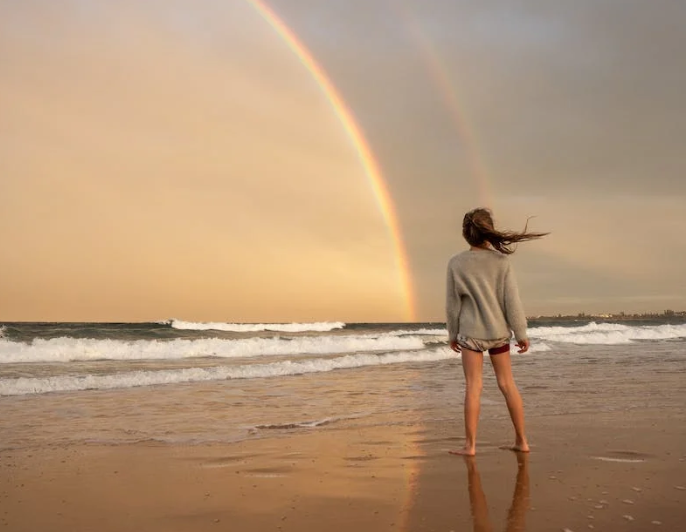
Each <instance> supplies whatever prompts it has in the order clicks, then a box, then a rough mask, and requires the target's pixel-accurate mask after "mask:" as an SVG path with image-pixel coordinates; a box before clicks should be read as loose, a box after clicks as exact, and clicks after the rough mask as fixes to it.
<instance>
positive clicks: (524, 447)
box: [501, 442, 531, 453]
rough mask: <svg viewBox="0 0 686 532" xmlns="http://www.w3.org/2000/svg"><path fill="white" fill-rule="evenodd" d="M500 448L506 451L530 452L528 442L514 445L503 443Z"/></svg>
mask: <svg viewBox="0 0 686 532" xmlns="http://www.w3.org/2000/svg"><path fill="white" fill-rule="evenodd" d="M501 449H505V450H507V451H514V452H516V453H528V452H531V449H529V444H528V443H526V442H525V443H515V444H514V445H503V446H502V447H501Z"/></svg>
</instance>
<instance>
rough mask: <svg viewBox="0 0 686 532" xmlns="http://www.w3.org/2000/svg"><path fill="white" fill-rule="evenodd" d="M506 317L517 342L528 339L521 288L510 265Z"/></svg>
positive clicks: (507, 277)
mask: <svg viewBox="0 0 686 532" xmlns="http://www.w3.org/2000/svg"><path fill="white" fill-rule="evenodd" d="M505 317H506V318H507V324H508V325H509V327H510V329H512V331H513V332H514V335H515V339H516V340H524V339H525V338H526V325H527V323H526V315H525V314H524V308H523V307H522V302H521V300H520V298H519V288H518V287H517V279H516V278H515V274H514V271H513V269H512V266H511V265H510V264H509V263H508V265H507V271H506V273H505Z"/></svg>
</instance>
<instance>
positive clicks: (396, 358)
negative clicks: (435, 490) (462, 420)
mask: <svg viewBox="0 0 686 532" xmlns="http://www.w3.org/2000/svg"><path fill="white" fill-rule="evenodd" d="M456 356H457V355H456V354H455V353H453V352H452V351H450V350H449V349H447V348H441V349H436V350H432V351H428V350H424V351H409V352H398V353H385V354H380V355H375V354H357V355H345V356H342V357H336V358H317V359H311V360H302V361H290V360H287V361H282V362H272V363H267V364H249V365H241V366H217V367H211V368H186V369H176V370H159V371H129V372H122V373H115V374H111V375H83V376H72V375H68V376H53V377H43V378H27V377H20V378H15V379H4V380H0V395H27V394H41V393H48V392H70V391H78V390H110V389H116V388H133V387H137V386H153V385H160V384H178V383H191V382H204V381H220V380H230V379H257V378H268V377H284V376H292V375H304V374H308V373H322V372H328V371H333V370H337V369H354V368H360V367H365V366H380V365H387V364H400V363H404V362H417V363H420V362H433V361H439V360H445V359H449V358H455V357H456Z"/></svg>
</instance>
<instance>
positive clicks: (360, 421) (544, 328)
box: [0, 320, 686, 450]
mask: <svg viewBox="0 0 686 532" xmlns="http://www.w3.org/2000/svg"><path fill="white" fill-rule="evenodd" d="M529 336H530V338H531V341H532V348H531V351H530V352H529V353H527V354H525V355H513V359H512V360H513V366H514V373H515V377H516V380H517V382H518V384H519V387H520V389H521V391H522V393H523V395H524V398H525V402H526V404H527V415H528V416H531V415H534V416H537V415H538V416H543V415H564V414H568V413H583V412H586V411H588V412H591V411H593V412H597V411H599V410H607V411H616V410H623V409H628V408H634V407H635V408H639V407H640V408H647V407H649V408H653V407H654V408H662V407H665V408H674V407H678V406H679V405H678V404H676V402H680V401H683V397H684V396H685V394H686V379H684V374H685V373H686V324H685V323H680V322H674V321H671V322H667V321H666V320H664V321H661V320H651V321H643V322H623V323H612V322H609V323H597V322H592V321H588V320H586V321H581V320H579V321H575V322H569V321H560V322H558V323H554V322H549V321H546V322H536V321H532V322H531V323H530V327H529ZM446 340H447V334H446V330H445V326H444V324H440V323H438V324H437V323H412V324H407V323H403V324H381V323H374V324H362V323H358V324H345V323H340V322H332V323H289V324H231V323H192V322H184V321H181V320H169V321H164V322H158V323H133V324H131V323H115V324H101V323H98V324H95V323H4V324H0V412H2V415H1V416H0V450H2V449H8V448H26V447H36V446H48V445H65V444H89V443H97V444H115V445H116V444H130V443H138V442H162V443H171V444H196V443H211V442H234V441H239V440H245V439H250V438H264V437H281V436H287V435H288V434H290V433H293V432H298V431H307V430H327V429H328V428H330V427H332V426H352V427H354V426H363V425H374V424H394V423H407V422H409V421H408V420H411V419H423V420H425V421H426V420H430V421H432V422H434V423H435V422H439V423H440V422H442V421H445V422H446V423H448V422H454V421H455V420H456V419H458V418H459V417H460V411H461V404H462V391H463V379H462V370H461V365H460V359H459V355H457V354H456V353H454V352H452V351H451V350H450V349H449V348H448V346H447V344H446ZM513 353H514V351H513ZM485 376H486V377H485V387H484V388H485V389H484V396H483V399H482V404H483V410H482V415H488V416H490V417H495V418H498V417H503V416H507V411H506V409H505V408H504V406H503V405H502V400H501V398H500V397H499V396H498V393H497V387H495V385H494V380H493V375H492V371H490V370H488V369H487V370H486V371H485ZM550 394H565V401H551V400H550V396H551V395H550ZM682 406H683V405H682Z"/></svg>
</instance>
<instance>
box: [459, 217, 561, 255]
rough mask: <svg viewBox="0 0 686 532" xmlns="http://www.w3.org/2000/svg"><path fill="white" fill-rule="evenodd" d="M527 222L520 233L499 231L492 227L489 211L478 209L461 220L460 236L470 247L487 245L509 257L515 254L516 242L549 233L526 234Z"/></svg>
mask: <svg viewBox="0 0 686 532" xmlns="http://www.w3.org/2000/svg"><path fill="white" fill-rule="evenodd" d="M528 224H529V221H528V220H527V223H526V225H525V226H524V230H523V231H522V232H521V233H518V232H516V231H499V230H497V229H495V227H494V226H493V215H492V214H491V211H490V210H489V209H485V208H478V209H473V210H471V211H469V212H468V213H467V214H465V215H464V220H462V236H464V238H465V240H466V241H467V243H468V244H469V245H470V246H475V247H479V246H483V245H484V244H485V243H487V242H488V243H489V244H490V245H491V246H493V248H494V249H496V250H497V251H500V253H504V254H505V255H510V254H511V253H514V252H515V249H516V245H515V244H517V243H518V242H525V241H527V240H535V239H537V238H541V237H543V236H546V235H548V234H549V233H530V232H527V230H526V229H527V227H528ZM513 246H514V247H513Z"/></svg>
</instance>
